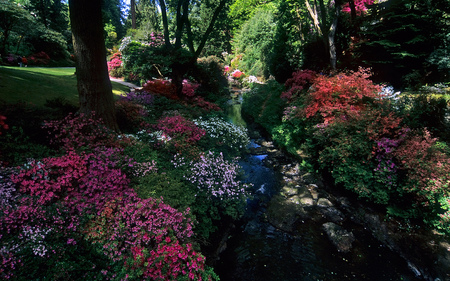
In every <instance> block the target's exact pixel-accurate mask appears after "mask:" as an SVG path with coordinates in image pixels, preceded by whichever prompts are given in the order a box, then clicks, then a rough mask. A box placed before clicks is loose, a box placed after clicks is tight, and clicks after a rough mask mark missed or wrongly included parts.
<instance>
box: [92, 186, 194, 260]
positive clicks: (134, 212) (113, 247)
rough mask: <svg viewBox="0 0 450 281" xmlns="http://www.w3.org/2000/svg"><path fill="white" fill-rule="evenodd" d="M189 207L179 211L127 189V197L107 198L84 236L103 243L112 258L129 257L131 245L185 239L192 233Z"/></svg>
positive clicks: (150, 248)
mask: <svg viewBox="0 0 450 281" xmlns="http://www.w3.org/2000/svg"><path fill="white" fill-rule="evenodd" d="M188 213H189V209H187V210H186V212H184V213H181V212H179V211H178V210H176V209H174V208H172V207H170V206H169V205H167V204H164V202H163V201H162V199H154V198H148V199H140V198H139V197H138V196H137V195H136V193H134V192H133V191H131V190H130V192H128V193H127V195H126V196H123V197H116V198H115V199H113V200H109V201H108V202H107V203H106V204H105V206H104V208H103V210H102V212H101V213H99V214H98V216H97V217H95V218H94V219H93V220H91V221H90V222H89V224H88V225H87V227H86V230H85V233H86V239H88V240H89V241H91V242H92V243H98V244H100V245H102V248H103V252H104V254H105V255H107V256H109V257H110V258H111V259H112V260H114V261H119V260H126V259H127V257H131V256H132V252H131V251H132V248H135V247H140V248H145V249H147V250H149V251H151V250H152V249H154V247H155V245H158V244H159V243H161V242H162V241H163V240H164V239H166V237H173V239H178V240H180V241H183V242H185V241H187V240H188V239H189V237H192V236H193V234H194V233H193V231H192V222H191V220H190V219H189V218H187V217H186V216H187V214H188Z"/></svg>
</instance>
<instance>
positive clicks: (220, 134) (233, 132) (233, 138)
mask: <svg viewBox="0 0 450 281" xmlns="http://www.w3.org/2000/svg"><path fill="white" fill-rule="evenodd" d="M193 121H194V123H195V124H196V125H197V126H198V127H199V128H201V129H203V130H205V131H206V135H207V136H209V137H210V138H212V139H214V140H216V141H217V142H218V143H221V144H223V145H225V146H228V147H230V148H231V149H232V150H238V151H239V150H242V149H245V148H246V147H247V145H248V144H249V143H250V138H249V136H248V130H247V128H245V127H243V126H238V125H235V124H232V123H230V122H227V121H225V120H223V119H221V118H218V117H213V118H210V119H202V118H201V117H200V118H198V119H195V120H193Z"/></svg>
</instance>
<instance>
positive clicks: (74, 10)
mask: <svg viewBox="0 0 450 281" xmlns="http://www.w3.org/2000/svg"><path fill="white" fill-rule="evenodd" d="M69 9H70V22H71V26H72V38H73V48H74V52H75V59H76V69H77V70H76V73H77V81H78V85H77V86H78V95H79V100H80V112H81V113H85V114H91V113H92V112H95V116H97V117H99V118H101V119H102V120H103V122H104V123H105V125H106V126H108V127H109V128H111V129H113V130H115V131H118V125H117V121H116V115H115V108H114V96H113V93H112V87H111V81H110V80H109V75H108V67H107V64H106V49H105V40H104V38H103V23H102V10H101V1H100V0H69Z"/></svg>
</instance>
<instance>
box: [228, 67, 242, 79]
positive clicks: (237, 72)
mask: <svg viewBox="0 0 450 281" xmlns="http://www.w3.org/2000/svg"><path fill="white" fill-rule="evenodd" d="M231 76H233V78H235V79H240V78H244V77H243V76H244V72H242V71H240V70H239V69H236V70H235V71H233V72H232V73H231Z"/></svg>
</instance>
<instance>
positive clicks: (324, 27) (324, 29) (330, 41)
mask: <svg viewBox="0 0 450 281" xmlns="http://www.w3.org/2000/svg"><path fill="white" fill-rule="evenodd" d="M334 2H335V3H334V4H332V3H328V5H327V6H328V7H329V8H328V9H327V8H326V5H325V3H324V0H318V1H314V2H313V5H311V4H310V1H309V0H305V5H306V8H307V9H308V12H309V15H310V17H311V19H312V21H313V26H314V30H315V31H316V33H317V35H318V37H320V38H322V40H323V42H324V45H325V46H326V47H327V51H328V53H329V58H330V66H331V68H332V69H336V62H337V57H336V43H335V35H336V28H337V24H338V19H339V13H340V11H341V5H342V4H343V0H339V1H338V0H336V1H334Z"/></svg>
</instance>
